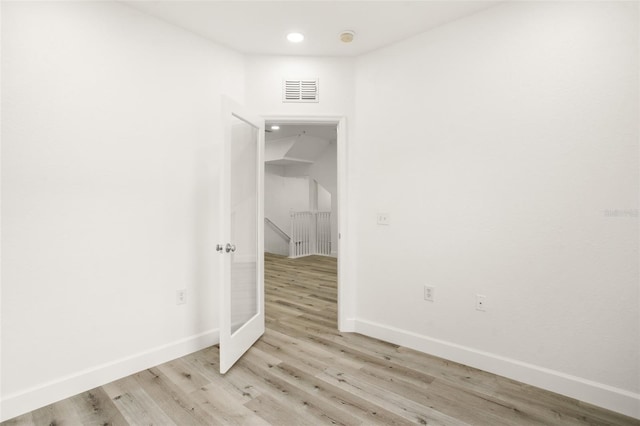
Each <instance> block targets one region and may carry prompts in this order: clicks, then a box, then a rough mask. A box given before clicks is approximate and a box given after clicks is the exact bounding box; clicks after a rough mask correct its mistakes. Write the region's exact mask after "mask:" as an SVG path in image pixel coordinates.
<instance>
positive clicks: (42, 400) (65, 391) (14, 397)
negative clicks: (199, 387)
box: [0, 329, 220, 422]
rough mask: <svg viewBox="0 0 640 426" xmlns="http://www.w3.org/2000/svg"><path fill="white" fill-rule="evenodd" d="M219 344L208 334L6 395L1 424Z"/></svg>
mask: <svg viewBox="0 0 640 426" xmlns="http://www.w3.org/2000/svg"><path fill="white" fill-rule="evenodd" d="M219 342H220V332H219V330H217V329H216V330H209V331H206V332H204V333H201V334H197V335H195V336H190V337H186V338H184V339H180V340H178V341H175V342H171V343H168V344H166V345H162V346H158V347H155V348H152V349H149V350H147V351H144V352H140V353H137V354H134V355H131V356H128V357H125V358H121V359H118V360H115V361H112V362H109V363H106V364H102V365H98V366H96V367H93V368H88V369H85V370H82V371H78V372H76V373H73V374H70V375H68V376H65V377H61V378H59V379H56V380H52V381H50V382H47V383H42V384H40V385H38V386H35V387H32V388H30V389H27V390H24V391H21V392H18V393H14V394H11V395H7V396H6V397H4V398H3V399H2V400H0V422H2V421H5V420H8V419H11V418H13V417H16V416H19V415H21V414H24V413H28V412H29V411H33V410H35V409H37V408H40V407H44V406H46V405H49V404H52V403H54V402H57V401H60V400H62V399H65V398H69V397H71V396H74V395H77V394H79V393H81V392H85V391H88V390H90V389H93V388H96V387H98V386H102V385H104V384H106V383H109V382H112V381H114V380H118V379H120V378H122V377H126V376H129V375H131V374H134V373H137V372H138V371H142V370H144V369H147V368H150V367H153V366H156V365H159V364H162V363H165V362H167V361H171V360H172V359H176V358H180V357H182V356H185V355H188V354H190V353H193V352H196V351H199V350H201V349H204V348H206V347H209V346H212V345H216V344H218V343H219Z"/></svg>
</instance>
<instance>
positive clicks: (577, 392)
mask: <svg viewBox="0 0 640 426" xmlns="http://www.w3.org/2000/svg"><path fill="white" fill-rule="evenodd" d="M354 331H355V332H357V333H360V334H364V335H366V336H370V337H375V338H376V339H380V340H384V341H386V342H390V343H394V344H396V345H401V346H405V347H407V348H411V349H415V350H417V351H420V352H425V353H428V354H430V355H435V356H438V357H441V358H444V359H447V360H450V361H454V362H458V363H461V364H464V365H468V366H470V367H474V368H478V369H480V370H484V371H488V372H490V373H493V374H497V375H500V376H504V377H508V378H510V379H513V380H517V381H520V382H523V383H526V384H529V385H533V386H537V387H539V388H542V389H546V390H549V391H552V392H556V393H559V394H562V395H565V396H568V397H571V398H575V399H578V400H580V401H584V402H588V403H590V404H593V405H597V406H600V407H603V408H606V409H608V410H612V411H616V412H618V413H622V414H624V415H627V416H631V417H635V418H639V419H640V394H637V393H633V392H629V391H626V390H624V389H619V388H615V387H613V386H609V385H605V384H603V383H598V382H594V381H591V380H587V379H583V378H581V377H577V376H572V375H570V374H566V373H562V372H560V371H555V370H551V369H548V368H544V367H540V366H537V365H533V364H528V363H526V362H521V361H518V360H515V359H511V358H507V357H503V356H500V355H496V354H492V353H489V352H484V351H479V350H476V349H473V348H470V347H467V346H462V345H458V344H456V343H452V342H447V341H445V340H440V339H434V338H431V337H428V336H423V335H420V334H417V333H413V332H410V331H405V330H400V329H398V328H395V327H390V326H387V325H383V324H379V323H375V322H372V321H367V320H363V319H356V320H355V321H354Z"/></svg>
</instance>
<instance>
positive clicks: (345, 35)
mask: <svg viewBox="0 0 640 426" xmlns="http://www.w3.org/2000/svg"><path fill="white" fill-rule="evenodd" d="M355 35H356V33H354V32H353V31H351V30H347V31H343V32H342V33H341V34H340V41H341V42H343V43H351V42H352V41H353V37H355Z"/></svg>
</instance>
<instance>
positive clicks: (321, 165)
mask: <svg viewBox="0 0 640 426" xmlns="http://www.w3.org/2000/svg"><path fill="white" fill-rule="evenodd" d="M337 156H338V153H337V145H336V143H335V141H332V142H331V143H330V144H329V146H328V147H327V149H326V150H325V151H324V152H323V153H322V155H321V156H320V157H319V158H318V159H317V160H316V161H315V162H314V163H313V164H311V165H309V176H310V177H311V178H313V179H315V180H316V181H318V183H320V184H321V185H322V186H323V187H324V188H325V189H327V190H328V191H329V192H330V193H331V201H332V203H331V251H332V253H333V254H334V255H335V254H337V250H338V210H337V208H336V201H337V199H338V197H337V195H338V168H337V165H338V163H337Z"/></svg>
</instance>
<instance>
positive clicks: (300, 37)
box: [287, 33, 304, 43]
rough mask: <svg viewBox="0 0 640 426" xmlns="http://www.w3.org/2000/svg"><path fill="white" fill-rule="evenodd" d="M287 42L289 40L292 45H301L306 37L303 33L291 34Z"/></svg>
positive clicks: (288, 35)
mask: <svg viewBox="0 0 640 426" xmlns="http://www.w3.org/2000/svg"><path fill="white" fill-rule="evenodd" d="M287 40H289V41H290V42H291V43H300V42H301V41H302V40H304V35H303V34H301V33H289V34H287Z"/></svg>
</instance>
